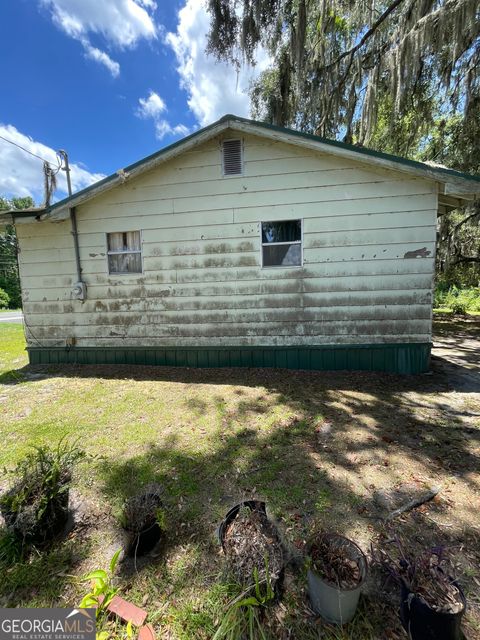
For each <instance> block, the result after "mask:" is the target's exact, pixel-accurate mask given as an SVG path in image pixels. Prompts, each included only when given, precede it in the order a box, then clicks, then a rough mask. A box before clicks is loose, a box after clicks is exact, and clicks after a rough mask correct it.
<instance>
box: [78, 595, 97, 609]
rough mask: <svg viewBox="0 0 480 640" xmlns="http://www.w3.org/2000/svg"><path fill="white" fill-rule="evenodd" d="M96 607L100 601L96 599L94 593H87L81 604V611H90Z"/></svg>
mask: <svg viewBox="0 0 480 640" xmlns="http://www.w3.org/2000/svg"><path fill="white" fill-rule="evenodd" d="M94 605H98V600H97V598H95V596H94V595H93V593H87V595H86V596H85V597H84V598H83V599H82V601H81V602H80V604H79V605H78V606H79V608H80V609H89V608H90V607H93V606H94Z"/></svg>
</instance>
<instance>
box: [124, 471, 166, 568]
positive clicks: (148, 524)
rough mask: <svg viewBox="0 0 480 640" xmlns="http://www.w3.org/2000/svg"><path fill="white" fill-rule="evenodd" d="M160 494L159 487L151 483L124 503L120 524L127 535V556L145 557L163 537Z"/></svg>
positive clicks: (163, 515) (163, 517)
mask: <svg viewBox="0 0 480 640" xmlns="http://www.w3.org/2000/svg"><path fill="white" fill-rule="evenodd" d="M162 494H163V490H162V488H161V487H160V485H158V484H155V483H153V482H152V483H150V484H147V485H146V486H145V487H143V489H142V490H141V491H140V492H139V493H137V494H136V495H134V496H132V497H130V498H129V499H128V500H127V501H126V502H125V506H124V509H123V516H122V524H123V527H124V529H125V530H126V531H127V532H128V534H129V539H128V543H127V547H126V554H127V555H128V556H131V557H134V558H136V557H137V556H142V555H145V554H146V553H148V552H149V551H151V550H152V549H153V548H154V547H155V546H156V545H157V543H158V542H159V541H160V540H161V538H162V536H163V535H164V530H165V512H164V510H163V508H162Z"/></svg>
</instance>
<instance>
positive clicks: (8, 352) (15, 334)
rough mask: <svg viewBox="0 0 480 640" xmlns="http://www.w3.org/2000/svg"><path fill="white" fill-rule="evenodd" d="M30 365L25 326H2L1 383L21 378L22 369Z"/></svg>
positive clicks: (0, 346) (0, 329)
mask: <svg viewBox="0 0 480 640" xmlns="http://www.w3.org/2000/svg"><path fill="white" fill-rule="evenodd" d="M27 363H28V356H27V352H26V351H25V337H24V333H23V326H22V325H20V324H14V323H10V322H2V323H1V324H0V381H3V382H6V381H7V380H8V379H15V378H17V379H18V378H21V377H22V376H21V373H18V371H17V370H18V369H21V368H22V367H23V366H25V365H26V364H27Z"/></svg>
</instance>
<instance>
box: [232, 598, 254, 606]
mask: <svg viewBox="0 0 480 640" xmlns="http://www.w3.org/2000/svg"><path fill="white" fill-rule="evenodd" d="M259 605H260V603H259V602H258V600H257V599H256V598H254V597H253V596H252V597H251V598H245V599H244V600H240V602H237V603H236V604H235V606H236V607H258V606H259Z"/></svg>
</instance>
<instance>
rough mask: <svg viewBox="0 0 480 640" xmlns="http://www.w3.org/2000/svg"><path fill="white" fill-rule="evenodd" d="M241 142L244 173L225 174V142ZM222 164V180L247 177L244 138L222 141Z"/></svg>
mask: <svg viewBox="0 0 480 640" xmlns="http://www.w3.org/2000/svg"><path fill="white" fill-rule="evenodd" d="M237 140H239V141H240V153H241V158H242V171H241V172H240V173H225V164H224V162H223V143H224V142H233V141H237ZM220 164H221V167H222V178H227V179H228V178H241V177H242V176H244V175H245V145H244V141H243V138H225V140H221V142H220Z"/></svg>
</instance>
